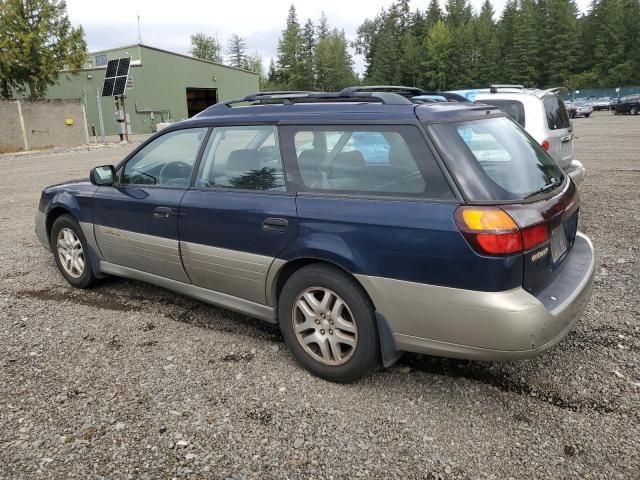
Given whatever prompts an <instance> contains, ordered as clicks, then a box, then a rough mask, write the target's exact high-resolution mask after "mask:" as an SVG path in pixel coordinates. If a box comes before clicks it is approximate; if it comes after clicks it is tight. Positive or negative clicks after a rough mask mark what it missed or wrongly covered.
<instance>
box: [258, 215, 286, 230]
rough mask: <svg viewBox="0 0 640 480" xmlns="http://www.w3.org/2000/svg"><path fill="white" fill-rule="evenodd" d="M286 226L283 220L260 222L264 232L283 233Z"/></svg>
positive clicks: (274, 219) (272, 219) (269, 219)
mask: <svg viewBox="0 0 640 480" xmlns="http://www.w3.org/2000/svg"><path fill="white" fill-rule="evenodd" d="M288 224H289V222H288V221H287V220H286V219H285V218H267V219H266V220H265V221H264V222H262V229H263V230H264V231H265V232H284V231H285V230H286V229H287V225H288Z"/></svg>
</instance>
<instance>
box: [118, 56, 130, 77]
mask: <svg viewBox="0 0 640 480" xmlns="http://www.w3.org/2000/svg"><path fill="white" fill-rule="evenodd" d="M130 63H131V59H130V58H128V57H127V58H121V59H120V62H118V73H116V76H118V77H122V76H125V77H126V76H127V75H128V74H129V64H130Z"/></svg>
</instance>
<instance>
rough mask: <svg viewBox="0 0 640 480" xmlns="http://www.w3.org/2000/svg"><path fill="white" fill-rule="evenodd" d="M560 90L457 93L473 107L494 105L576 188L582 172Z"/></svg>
mask: <svg viewBox="0 0 640 480" xmlns="http://www.w3.org/2000/svg"><path fill="white" fill-rule="evenodd" d="M562 91H563V89H560V88H552V89H549V90H538V89H529V88H524V87H523V86H521V85H493V86H491V88H486V89H475V90H459V91H456V93H459V94H462V95H464V96H465V97H466V98H468V99H469V100H471V101H473V102H476V103H486V104H488V105H495V106H496V107H499V108H500V109H502V110H503V111H504V112H505V113H507V115H509V116H510V117H511V118H512V119H513V120H515V121H516V122H517V123H519V124H520V126H522V127H523V128H524V129H525V130H526V131H527V132H528V133H529V135H531V136H532V137H533V138H534V139H535V140H536V141H537V142H538V143H539V144H540V145H541V146H542V148H544V149H545V150H546V151H547V152H548V153H549V154H550V155H551V156H552V157H553V158H554V159H555V161H556V162H557V163H558V164H559V165H560V166H561V167H562V169H563V170H564V171H565V172H566V173H567V174H568V175H569V176H570V177H571V178H572V179H573V181H574V182H575V183H576V184H580V183H582V181H583V180H584V177H585V168H584V166H583V165H582V162H580V161H579V160H576V159H575V158H574V152H573V139H574V135H573V126H572V125H571V120H570V118H569V113H568V112H567V109H566V107H565V105H564V103H563V101H562V99H561V98H560V93H562Z"/></svg>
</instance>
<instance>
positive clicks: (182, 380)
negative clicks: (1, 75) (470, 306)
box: [0, 113, 640, 480]
mask: <svg viewBox="0 0 640 480" xmlns="http://www.w3.org/2000/svg"><path fill="white" fill-rule="evenodd" d="M575 126H576V129H575V130H576V133H577V136H578V139H577V142H576V147H577V155H578V158H580V159H582V160H583V161H584V163H585V165H586V167H587V170H588V176H587V180H586V182H585V184H584V186H583V187H581V194H582V202H583V203H582V205H583V207H582V212H583V213H582V220H581V222H582V226H581V228H582V230H583V231H585V232H586V233H587V234H588V235H590V236H591V238H592V239H593V242H594V244H595V247H596V251H597V257H598V258H597V278H596V284H595V289H594V293H593V298H592V300H591V302H590V304H589V306H588V307H587V310H586V312H585V314H584V316H583V318H582V320H581V321H580V322H579V323H578V325H577V327H576V329H575V331H574V332H572V333H571V334H570V335H569V336H568V337H567V339H565V341H564V342H562V343H561V344H560V345H559V346H558V347H557V348H556V349H554V350H553V351H551V352H549V353H546V354H544V355H542V356H540V357H538V358H536V359H532V360H527V361H520V362H510V363H484V362H467V361H459V360H448V359H437V358H432V357H427V356H419V355H405V357H404V358H403V359H402V360H401V361H400V362H399V363H398V364H397V365H396V366H394V367H392V368H390V369H388V370H381V371H379V372H377V373H375V374H373V375H371V376H369V377H368V378H366V379H365V380H364V381H361V382H359V383H357V384H354V385H347V386H344V385H334V384H330V383H327V382H324V381H322V380H319V379H317V378H314V377H312V376H310V375H309V374H307V373H306V372H305V371H303V370H302V369H301V368H300V367H298V365H297V364H296V363H295V361H294V360H293V359H292V357H291V356H290V355H289V353H288V352H287V350H286V349H285V347H284V344H283V341H282V337H281V335H280V333H279V331H278V330H277V328H275V327H273V326H271V325H268V324H263V323H260V322H258V321H254V320H251V319H248V318H246V317H243V316H240V315H236V314H233V313H230V312H228V311H225V310H221V309H217V308H215V307H211V306H208V305H205V304H202V303H199V302H197V301H194V300H191V299H189V298H186V297H182V296H179V295H175V294H173V293H170V292H167V291H165V290H162V289H159V288H155V287H152V286H148V285H144V284H142V283H139V282H132V281H125V280H119V279H112V280H108V281H106V282H104V283H103V284H102V285H100V286H99V287H97V288H95V289H93V290H90V291H77V290H73V289H72V288H70V287H69V286H68V285H67V284H66V283H65V282H64V280H63V279H62V277H61V275H60V274H59V273H58V272H57V270H56V268H55V265H54V262H53V259H52V257H51V255H50V254H48V253H46V252H45V251H44V250H43V249H42V247H41V246H40V245H39V243H38V242H37V240H36V239H35V236H34V234H33V217H34V213H35V210H36V206H37V202H38V198H39V194H40V190H41V189H42V188H43V187H44V186H46V185H48V184H52V183H55V182H61V181H65V180H67V179H71V178H75V177H79V176H86V175H87V173H88V170H89V168H90V167H91V166H93V165H96V164H104V163H115V162H116V161H117V160H118V159H120V158H122V156H123V155H124V154H125V153H126V152H127V151H129V150H130V149H131V148H132V147H131V146H127V147H121V146H113V147H110V148H100V149H91V150H88V151H87V150H75V151H72V152H57V153H47V154H45V153H37V154H33V155H22V156H19V157H12V156H3V157H0V167H1V168H2V171H3V172H4V175H2V177H0V204H1V205H2V209H1V210H0V220H1V225H2V226H3V229H2V236H0V345H2V347H1V348H0V367H1V368H0V478H1V479H3V480H4V479H9V478H25V479H27V478H28V479H33V478H36V479H37V478H60V479H69V478H119V479H120V478H136V479H137V478H152V479H159V478H214V479H218V478H220V479H223V478H233V479H249V478H283V479H284V478H287V479H296V478H300V479H302V478H314V479H342V478H354V477H364V478H403V479H414V478H416V479H418V478H419V479H476V478H495V479H507V478H514V479H519V478H553V479H563V478H580V479H595V478H598V479H631V478H636V479H637V478H640V401H639V400H640V355H639V352H640V307H639V305H638V300H639V299H640V243H639V241H638V238H640V222H639V220H638V214H639V213H640V160H639V158H638V146H639V143H638V142H639V140H638V139H639V138H640V118H638V117H630V116H612V115H610V114H608V113H601V114H595V115H594V116H592V118H588V119H577V120H575Z"/></svg>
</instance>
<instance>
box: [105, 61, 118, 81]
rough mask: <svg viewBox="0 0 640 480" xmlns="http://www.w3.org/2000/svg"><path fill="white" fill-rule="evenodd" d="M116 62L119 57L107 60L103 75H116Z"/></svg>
mask: <svg viewBox="0 0 640 480" xmlns="http://www.w3.org/2000/svg"><path fill="white" fill-rule="evenodd" d="M118 62H119V59H115V60H109V63H107V73H106V75H105V76H106V77H115V76H116V72H117V71H118Z"/></svg>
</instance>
